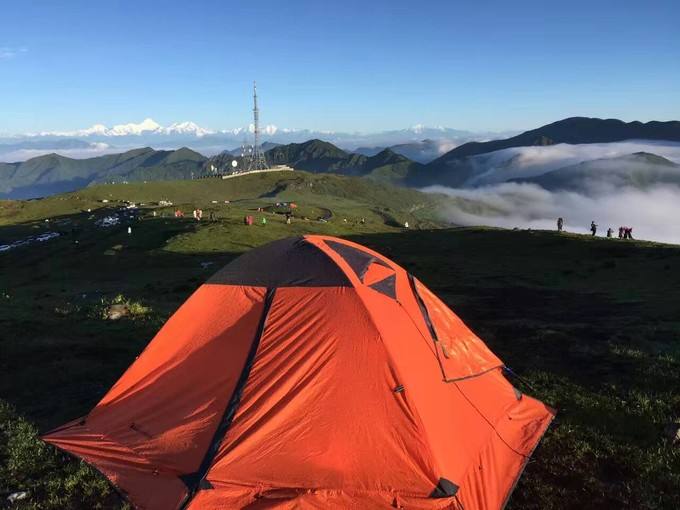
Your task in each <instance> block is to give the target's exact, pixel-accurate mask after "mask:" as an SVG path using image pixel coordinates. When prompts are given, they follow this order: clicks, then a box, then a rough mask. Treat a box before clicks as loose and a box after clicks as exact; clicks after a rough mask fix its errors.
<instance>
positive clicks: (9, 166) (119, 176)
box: [0, 147, 206, 198]
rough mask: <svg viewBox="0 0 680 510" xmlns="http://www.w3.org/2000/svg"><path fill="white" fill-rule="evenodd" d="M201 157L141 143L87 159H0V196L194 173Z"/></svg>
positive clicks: (188, 151)
mask: <svg viewBox="0 0 680 510" xmlns="http://www.w3.org/2000/svg"><path fill="white" fill-rule="evenodd" d="M205 160H206V158H205V157H204V156H202V155H201V154H199V153H197V152H194V151H192V150H191V149H187V148H186V147H183V148H181V149H177V150H174V151H158V150H154V149H151V148H150V147H143V148H140V149H134V150H131V151H127V152H124V153H121V154H109V155H106V156H99V157H96V158H87V159H72V158H67V157H65V156H59V155H58V154H47V155H45V156H39V157H36V158H32V159H29V160H27V161H24V162H21V163H0V198H36V197H41V196H46V195H52V194H55V193H63V192H66V191H74V190H77V189H80V188H83V187H85V186H88V185H90V184H93V183H102V182H110V181H115V182H121V181H141V180H147V179H148V180H152V179H153V180H164V179H186V178H190V177H191V176H192V174H194V176H196V177H198V176H199V175H200V173H201V172H202V167H203V162H204V161H205Z"/></svg>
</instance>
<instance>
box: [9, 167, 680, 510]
mask: <svg viewBox="0 0 680 510" xmlns="http://www.w3.org/2000/svg"><path fill="white" fill-rule="evenodd" d="M101 198H106V199H108V200H111V201H116V200H132V201H135V202H145V203H151V202H153V201H157V200H161V199H163V200H171V201H173V202H175V204H180V205H179V206H180V207H181V208H183V209H184V210H185V211H190V210H191V209H192V208H193V207H195V206H200V207H203V209H204V211H205V215H206V216H207V214H208V211H209V210H210V209H214V210H215V212H216V213H217V214H218V220H217V221H216V222H213V223H211V222H205V221H204V222H202V223H201V224H197V223H196V222H194V221H192V220H190V219H184V220H177V219H175V218H170V217H168V216H165V217H163V216H161V214H163V213H166V214H169V213H170V212H171V211H172V209H173V208H174V207H170V208H157V209H156V212H157V215H156V216H155V217H154V216H153V215H152V213H151V209H145V210H144V213H143V216H142V219H141V220H139V221H135V222H133V223H132V228H133V234H132V235H131V236H128V235H127V233H126V225H124V224H123V225H120V226H117V227H111V228H110V229H97V228H92V227H91V224H92V223H93V222H94V219H93V218H92V215H94V216H95V217H98V216H102V215H105V214H107V208H108V207H110V206H111V203H113V202H110V203H109V204H103V203H101V202H98V200H100V199H101ZM212 200H218V201H220V203H219V204H213V203H212ZM224 200H230V201H231V203H230V204H224ZM288 200H294V201H296V202H297V203H298V204H299V206H300V209H299V210H300V213H299V214H300V216H305V215H306V216H308V217H310V219H309V220H304V219H302V218H301V217H300V218H296V219H294V221H293V223H292V224H291V225H287V224H286V223H285V221H284V217H283V216H281V215H275V214H267V213H258V212H255V211H253V210H254V209H256V208H257V207H263V206H267V205H271V204H272V203H274V202H277V201H288ZM3 206H4V209H3V210H2V211H3V212H0V222H3V223H1V224H0V238H3V237H12V236H15V237H17V238H18V237H21V236H23V235H25V234H26V233H33V232H38V231H41V230H43V229H45V226H44V221H43V219H44V217H45V216H46V215H50V214H51V213H52V212H54V213H55V214H56V215H57V216H60V217H62V219H69V220H71V224H75V225H78V226H79V228H80V229H81V232H80V233H79V234H78V235H77V239H78V244H75V242H74V240H75V239H74V238H73V237H72V236H71V234H69V235H65V236H64V237H62V238H59V239H56V240H52V241H49V244H46V245H38V246H30V247H26V248H21V249H17V250H15V251H11V252H7V253H4V254H0V264H1V265H2V271H1V272H0V300H2V301H1V304H0V331H2V334H1V335H0V337H1V340H0V349H1V351H0V374H2V375H1V376H0V399H1V400H2V401H4V402H3V403H2V404H0V493H7V492H10V491H14V490H28V491H29V498H28V499H27V500H25V501H23V502H21V503H17V504H15V505H14V507H15V508H54V509H56V508H83V509H85V508H119V507H120V506H121V504H122V503H121V502H120V501H119V500H117V499H116V497H115V494H114V493H113V492H112V491H111V489H110V488H109V486H108V485H107V484H106V483H105V482H104V481H102V479H101V478H100V477H98V476H97V475H96V474H95V473H93V472H92V470H89V469H88V468H86V467H85V466H83V464H82V463H80V462H77V461H74V460H70V459H68V458H67V457H66V456H64V455H62V454H59V453H57V452H56V451H54V450H53V449H52V448H51V447H47V446H46V445H43V444H42V443H40V442H38V441H37V440H36V432H35V431H36V427H37V428H39V429H41V430H45V429H49V428H51V427H54V426H56V425H59V424H61V423H63V422H66V421H68V420H70V419H73V418H75V417H78V416H81V415H83V414H85V413H86V412H87V411H88V410H89V409H90V408H91V407H92V406H93V405H94V404H95V403H96V402H97V400H98V399H99V398H101V396H102V395H103V394H104V393H105V392H106V391H107V389H108V388H109V387H110V386H111V385H112V384H113V382H115V380H116V379H117V378H118V377H119V376H120V374H121V373H122V372H123V370H125V368H127V366H128V365H129V364H130V363H131V362H132V360H134V358H135V356H137V355H138V353H139V352H140V351H141V350H142V349H143V348H144V346H145V345H146V344H147V342H148V341H149V339H151V338H152V337H153V335H154V334H155V332H156V331H157V330H158V328H159V327H160V326H161V325H162V324H163V322H164V321H165V320H166V319H167V318H168V317H169V316H170V315H171V314H172V313H173V311H174V310H175V309H176V308H177V307H178V306H179V305H180V304H181V303H182V302H183V301H184V300H185V299H186V298H187V297H188V296H189V294H190V293H191V292H192V291H193V290H194V289H195V288H196V287H197V286H199V285H200V284H201V283H202V282H203V281H205V280H206V279H207V278H208V277H209V276H210V275H211V274H212V273H213V272H214V271H216V270H217V269H218V268H219V267H221V266H222V265H223V264H225V263H226V262H228V261H229V260H231V259H232V258H233V257H235V256H237V255H238V254H239V253H241V252H243V251H245V250H248V249H250V248H251V247H253V246H257V245H259V244H262V243H265V242H267V241H269V240H272V239H276V238H280V237H284V236H287V235H295V234H303V233H307V232H318V233H324V234H330V235H339V236H345V237H349V238H351V239H353V240H355V241H357V242H360V243H363V244H366V245H368V246H370V247H373V248H375V249H377V250H378V251H380V252H382V253H384V254H385V255H387V256H389V257H391V258H393V259H394V260H395V261H397V262H398V263H400V264H402V265H403V266H404V267H406V268H407V269H408V270H409V271H411V272H412V273H413V274H415V275H416V276H417V277H419V278H420V279H421V280H423V281H424V282H425V283H426V284H427V285H428V286H430V288H432V289H433V290H434V291H435V292H436V293H437V294H438V295H440V296H441V297H442V298H443V299H444V300H445V301H446V302H447V303H448V304H449V305H450V306H451V307H452V308H453V309H454V310H455V311H456V312H457V313H458V314H459V315H460V316H461V317H462V318H463V320H465V321H466V322H467V323H468V324H469V325H470V326H471V327H472V328H473V329H474V330H475V331H476V332H477V333H478V334H479V335H480V336H481V337H482V338H483V339H484V340H485V341H486V342H487V343H488V344H489V346H490V347H491V348H492V349H493V350H494V351H495V352H496V353H497V354H498V355H499V356H500V357H501V359H503V360H504V361H505V362H506V363H507V364H508V365H509V366H510V367H512V368H513V369H514V370H515V371H516V372H518V373H519V374H521V376H522V378H523V379H525V380H526V381H527V382H528V383H529V384H530V385H531V388H529V387H526V386H524V385H523V384H522V383H518V384H519V386H520V387H521V388H522V389H523V390H524V391H527V392H528V393H530V394H533V395H535V396H537V397H538V398H541V399H543V400H545V401H546V402H548V403H550V404H552V405H555V406H556V407H557V408H558V411H559V414H558V418H557V420H556V422H555V424H554V425H553V426H552V427H551V429H550V430H549V432H548V434H547V435H546V437H545V439H544V441H543V443H542V444H541V446H540V447H539V449H538V450H537V452H536V454H535V456H534V458H533V460H532V462H531V463H530V464H529V466H528V468H527V471H526V473H525V475H524V476H523V477H522V479H521V481H520V484H519V486H518V488H517V491H516V492H515V494H514V495H513V498H512V499H511V503H510V507H511V508H513V509H537V510H538V509H558V508H560V509H562V508H569V509H571V508H573V509H579V510H581V509H587V508H650V509H652V508H654V509H659V508H664V509H665V508H669V509H671V508H673V509H674V508H679V507H680V449H678V448H677V447H674V446H672V445H671V443H670V441H669V440H668V439H666V438H665V437H664V434H663V426H664V424H666V423H668V422H670V421H672V420H674V419H677V418H678V417H679V416H678V415H679V414H680V411H679V409H680V378H678V377H677V374H678V373H679V370H680V321H679V320H678V317H680V248H679V247H675V246H667V245H657V244H652V243H641V242H623V241H619V240H606V239H591V238H589V237H586V236H576V235H574V236H571V235H557V234H553V233H547V232H526V231H506V230H495V229H475V228H470V229H448V230H441V229H440V230H431V229H426V230H408V231H406V230H404V229H403V228H399V227H396V226H394V225H396V224H398V223H399V222H400V221H406V220H408V221H409V222H411V223H412V224H413V225H414V226H416V227H423V228H425V227H430V226H437V221H436V216H435V212H436V207H437V199H436V197H435V198H432V197H425V196H423V195H421V194H419V193H417V192H413V191H410V190H396V189H392V188H384V187H378V186H375V185H373V184H372V183H371V182H370V181H368V180H364V179H350V178H342V177H338V176H332V175H308V174H304V173H296V174H292V175H289V176H288V175H287V176H282V175H274V174H269V175H251V176H247V177H239V178H235V179H230V180H227V181H216V180H205V181H193V182H186V181H185V182H181V183H172V182H159V183H149V184H143V183H139V184H134V185H133V184H130V185H120V186H103V187H96V188H88V189H86V190H83V191H82V192H78V193H73V194H69V195H64V196H60V197H53V198H50V199H46V200H41V201H34V202H28V203H14V204H7V203H4V204H3ZM87 208H92V209H93V212H92V213H87V212H84V213H83V212H81V211H82V210H83V209H87ZM94 208H98V209H94ZM326 209H330V210H331V211H332V213H333V216H332V218H331V220H330V221H329V222H327V223H324V222H319V221H315V220H314V218H313V216H314V215H316V214H317V213H318V212H319V211H321V210H326ZM12 211H13V212H12ZM244 214H254V215H255V216H256V221H259V220H260V218H261V217H263V216H264V217H266V218H267V219H268V223H267V225H266V226H262V225H261V224H257V225H254V226H252V227H246V226H244V225H243V224H242V217H243V215H244ZM359 218H365V223H363V224H362V223H360V222H358V219H359ZM344 219H347V220H348V221H347V222H345V221H344ZM54 223H55V218H53V221H52V224H54ZM112 302H126V303H129V304H130V305H131V308H133V309H134V310H135V314H134V315H132V316H129V317H125V318H123V319H120V320H118V321H109V320H103V319H102V315H103V311H105V310H106V307H107V306H108V305H109V304H110V303H112Z"/></svg>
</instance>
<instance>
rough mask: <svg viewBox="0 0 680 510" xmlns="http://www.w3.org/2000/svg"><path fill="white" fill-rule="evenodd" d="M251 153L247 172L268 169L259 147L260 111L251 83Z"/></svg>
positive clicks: (255, 88) (254, 87)
mask: <svg viewBox="0 0 680 510" xmlns="http://www.w3.org/2000/svg"><path fill="white" fill-rule="evenodd" d="M253 137H254V142H255V143H254V144H253V152H252V155H251V157H250V160H249V162H248V168H247V170H248V171H252V170H266V169H268V168H269V164H268V163H267V158H266V157H265V155H264V152H262V148H261V147H260V110H259V109H258V108H257V83H256V82H253Z"/></svg>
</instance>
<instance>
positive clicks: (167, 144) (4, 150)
mask: <svg viewBox="0 0 680 510" xmlns="http://www.w3.org/2000/svg"><path fill="white" fill-rule="evenodd" d="M252 132H253V126H252V125H249V126H245V127H238V128H234V129H224V130H213V129H208V128H204V127H201V126H199V125H198V124H196V123H195V122H190V121H187V122H177V123H173V124H170V125H168V126H162V125H160V124H159V123H157V122H155V121H154V120H153V119H150V118H148V119H145V120H143V121H142V122H140V123H128V124H119V125H115V126H112V127H107V126H105V125H103V124H95V125H94V126H91V127H89V128H86V129H77V130H71V131H43V132H38V133H29V134H23V135H11V136H10V135H5V136H2V135H0V161H2V160H4V161H22V160H26V159H30V158H31V157H34V156H38V155H42V154H47V153H50V152H58V153H59V154H61V155H63V156H73V157H86V156H88V155H89V156H95V155H102V154H105V153H111V152H124V151H125V150H126V149H132V148H137V147H140V146H149V147H154V148H156V149H176V148H179V147H188V148H191V149H193V150H197V151H199V152H201V153H202V154H206V155H208V156H212V155H215V154H219V153H221V152H223V151H224V150H229V151H233V150H238V148H239V147H240V146H241V145H242V144H243V143H244V142H246V141H248V140H250V139H251V137H252ZM261 135H262V137H263V138H264V139H265V140H267V141H268V142H270V143H276V144H288V143H301V142H304V141H307V140H312V139H315V138H320V139H324V140H326V141H329V142H331V143H333V144H335V145H337V146H339V147H341V148H342V149H344V150H349V151H352V152H356V149H357V148H358V147H378V150H376V151H375V153H377V152H380V150H382V149H384V148H388V147H392V146H398V145H403V144H406V145H408V144H412V143H415V144H419V143H421V142H423V141H425V140H427V141H429V145H428V147H426V148H425V149H424V150H422V151H421V154H420V155H417V154H416V152H410V153H404V155H406V156H407V157H413V159H414V160H416V161H420V162H427V161H430V160H431V159H434V158H436V157H438V156H440V155H441V154H443V153H444V152H446V151H447V150H450V149H451V148H453V147H455V146H457V145H460V144H462V143H465V142H468V141H470V140H489V139H493V138H498V137H502V136H505V135H504V134H503V133H473V132H470V131H462V130H458V129H452V128H446V127H426V126H423V125H420V124H418V125H415V126H412V127H410V128H407V129H397V130H389V131H381V132H372V133H348V132H340V131H314V130H309V129H290V128H279V127H277V126H275V125H272V124H269V125H265V126H263V127H262V128H261ZM75 142H78V143H80V144H81V146H80V147H75V146H73V144H74V143H75ZM86 144H89V145H86ZM405 150H408V149H405ZM395 152H401V151H400V150H399V149H396V148H395ZM369 155H372V154H369Z"/></svg>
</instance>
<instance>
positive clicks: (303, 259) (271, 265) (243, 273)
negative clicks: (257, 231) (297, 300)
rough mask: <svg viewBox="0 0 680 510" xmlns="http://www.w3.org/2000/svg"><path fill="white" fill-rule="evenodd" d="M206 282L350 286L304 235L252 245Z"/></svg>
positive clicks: (341, 272) (344, 276)
mask: <svg viewBox="0 0 680 510" xmlns="http://www.w3.org/2000/svg"><path fill="white" fill-rule="evenodd" d="M207 283H211V284H223V285H246V286H252V287H268V288H273V287H350V286H351V285H352V284H351V283H350V281H349V279H348V278H347V275H345V273H344V272H343V271H342V269H340V268H339V267H338V266H337V265H336V264H335V262H333V260H332V259H331V258H330V257H329V256H328V255H326V254H325V253H324V252H322V251H321V250H320V249H319V248H317V247H316V246H314V245H313V244H311V243H308V242H307V241H306V240H305V239H304V238H303V237H288V238H286V239H279V240H278V241H273V242H271V243H268V244H265V245H263V246H260V247H258V248H254V249H252V250H250V251H249V252H246V253H244V254H243V255H241V256H240V257H238V258H237V259H235V260H234V261H232V262H230V263H229V264H227V265H226V266H224V267H223V268H222V269H221V270H220V271H218V272H217V273H215V275H213V276H212V278H210V279H209V280H208V282H207Z"/></svg>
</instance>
